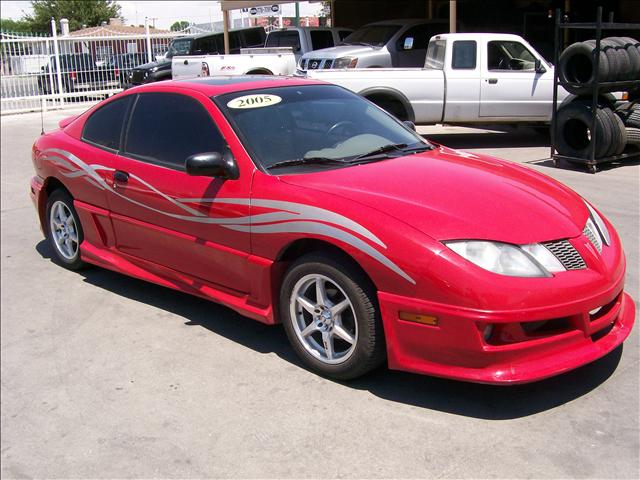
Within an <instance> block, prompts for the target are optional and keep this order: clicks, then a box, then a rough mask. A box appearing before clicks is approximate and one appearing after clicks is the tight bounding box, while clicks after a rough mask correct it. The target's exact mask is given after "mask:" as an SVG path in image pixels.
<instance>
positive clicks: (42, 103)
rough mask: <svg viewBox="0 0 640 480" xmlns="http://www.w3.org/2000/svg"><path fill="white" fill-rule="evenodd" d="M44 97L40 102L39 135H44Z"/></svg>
mask: <svg viewBox="0 0 640 480" xmlns="http://www.w3.org/2000/svg"><path fill="white" fill-rule="evenodd" d="M46 101H47V100H46V99H44V98H43V99H42V102H41V103H40V127H41V130H40V135H44V102H46Z"/></svg>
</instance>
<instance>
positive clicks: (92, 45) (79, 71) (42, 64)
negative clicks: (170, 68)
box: [0, 27, 184, 115]
mask: <svg viewBox="0 0 640 480" xmlns="http://www.w3.org/2000/svg"><path fill="white" fill-rule="evenodd" d="M177 36H184V32H171V33H163V34H150V33H147V34H141V35H121V34H118V32H112V31H109V30H108V27H106V28H103V29H101V31H100V35H99V36H83V37H79V36H57V35H56V34H55V33H54V34H53V35H52V36H50V37H45V36H24V35H19V34H9V33H2V36H1V43H0V60H1V61H0V88H1V90H0V93H1V103H0V107H1V108H0V111H1V114H2V115H5V114H9V113H20V112H28V111H35V110H40V109H41V108H42V109H44V110H48V109H54V108H63V107H64V106H68V105H72V106H77V105H78V103H81V102H91V101H96V100H99V99H102V98H105V97H107V96H109V95H112V94H114V93H117V92H119V91H121V90H122V89H123V87H124V85H125V83H126V81H127V77H128V72H129V71H131V69H133V68H134V67H136V66H138V65H140V64H143V63H147V62H150V61H154V60H158V59H159V58H162V57H163V56H164V54H165V53H166V51H167V49H168V46H169V43H170V42H171V40H172V39H173V38H175V37H177Z"/></svg>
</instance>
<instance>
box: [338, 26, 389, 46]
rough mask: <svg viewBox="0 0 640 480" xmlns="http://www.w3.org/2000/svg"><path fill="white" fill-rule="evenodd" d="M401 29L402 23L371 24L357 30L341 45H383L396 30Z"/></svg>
mask: <svg viewBox="0 0 640 480" xmlns="http://www.w3.org/2000/svg"><path fill="white" fill-rule="evenodd" d="M398 30H400V25H371V26H369V27H362V28H360V29H359V30H356V31H355V32H353V33H352V34H351V35H349V36H348V37H347V38H345V39H344V40H343V41H342V43H341V45H370V46H372V47H382V46H383V45H385V44H386V43H387V42H388V41H389V40H390V39H391V37H393V36H394V35H395V34H396V32H397V31H398Z"/></svg>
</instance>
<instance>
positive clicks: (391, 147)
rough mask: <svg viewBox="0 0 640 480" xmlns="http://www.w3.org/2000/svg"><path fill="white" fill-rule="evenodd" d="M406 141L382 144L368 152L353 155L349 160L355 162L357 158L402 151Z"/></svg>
mask: <svg viewBox="0 0 640 480" xmlns="http://www.w3.org/2000/svg"><path fill="white" fill-rule="evenodd" d="M408 146H409V145H407V144H406V143H390V144H388V145H383V146H381V147H379V148H376V149H375V150H371V151H370V152H367V153H363V154H362V155H358V156H357V157H353V158H352V159H351V160H350V162H357V161H358V160H362V159H365V158H370V157H377V156H378V155H384V154H385V153H390V152H396V151H402V149H403V148H406V147H408Z"/></svg>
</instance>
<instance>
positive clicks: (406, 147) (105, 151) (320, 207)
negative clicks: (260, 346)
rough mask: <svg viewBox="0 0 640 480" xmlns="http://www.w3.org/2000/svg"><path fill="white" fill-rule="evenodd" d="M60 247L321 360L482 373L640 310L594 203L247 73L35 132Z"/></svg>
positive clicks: (46, 223) (545, 359) (555, 367)
mask: <svg viewBox="0 0 640 480" xmlns="http://www.w3.org/2000/svg"><path fill="white" fill-rule="evenodd" d="M33 163H34V165H35V169H36V172H37V175H36V176H35V177H33V179H32V181H31V196H32V197H33V201H34V203H35V206H36V209H37V211H38V214H39V217H40V223H41V226H42V229H43V231H44V232H45V234H46V236H47V237H48V238H49V240H50V242H51V245H52V247H53V250H54V252H55V255H56V257H57V259H58V260H59V261H60V263H62V264H63V265H64V266H66V267H67V268H70V269H78V268H80V267H82V266H84V265H85V264H86V263H92V264H96V265H100V266H102V267H105V268H109V269H112V270H115V271H118V272H121V273H124V274H127V275H131V276H134V277H138V278H141V279H144V280H148V281H151V282H154V283H158V284H160V285H164V286H166V287H170V288H174V289H177V290H181V291H184V292H188V293H192V294H194V295H198V296H201V297H204V298H208V299H211V300H213V301H215V302H219V303H222V304H224V305H226V306H228V307H230V308H232V309H234V310H236V311H238V312H240V313H242V314H243V315H246V316H248V317H251V318H254V319H256V320H259V321H261V322H265V323H268V324H273V323H278V322H282V323H283V324H284V327H285V330H286V332H287V335H288V337H289V340H290V342H291V345H292V346H293V348H294V350H295V351H296V353H297V354H298V355H299V356H300V358H301V359H302V360H303V361H304V363H305V364H307V365H308V366H309V367H311V368H312V369H313V370H315V371H317V372H319V373H321V374H323V375H326V376H329V377H333V378H338V379H349V378H354V377H357V376H359V375H362V374H364V373H365V372H367V371H369V370H371V369H373V368H375V367H376V366H378V365H380V364H381V363H383V362H384V361H385V359H386V360H387V361H388V365H389V367H390V368H393V369H399V370H407V371H411V372H418V373H424V374H429V375H437V376H442V377H449V378H456V379H461V380H467V381H473V382H483V383H523V382H531V381H534V380H540V379H543V378H546V377H549V376H552V375H556V374H559V373H562V372H566V371H567V370H571V369H573V368H576V367H578V366H580V365H584V364H585V363H588V362H591V361H593V360H595V359H597V358H599V357H602V356H603V355H605V354H606V353H607V352H609V351H611V350H613V349H614V348H615V347H616V346H618V345H620V344H621V343H622V342H623V341H624V339H625V338H626V337H627V336H628V335H629V332H630V331H631V328H632V326H633V322H634V317H635V309H634V303H633V300H632V299H631V297H630V296H629V295H627V294H626V293H625V292H624V291H623V286H624V274H625V258H624V253H623V251H622V247H621V244H620V239H619V238H618V235H617V234H616V232H615V230H614V228H613V226H612V225H611V224H610V223H609V222H608V221H607V220H606V219H605V218H604V217H603V216H602V215H600V214H599V213H598V212H597V211H596V209H595V208H594V207H593V206H591V205H590V204H589V203H588V202H587V201H586V200H584V199H582V198H581V197H580V196H579V195H577V194H576V193H574V192H573V191H571V190H570V189H569V188H567V187H565V186H563V185H561V184H560V183H558V182H556V181H554V180H552V179H550V178H547V177H545V176H543V175H541V174H539V173H536V172H534V171H532V170H529V169H527V168H524V167H522V166H520V165H517V164H513V163H510V162H507V161H503V160H498V159H495V158H490V157H485V156H481V155H475V154H470V153H463V152H459V151H456V150H451V149H449V148H446V147H443V146H439V145H434V144H431V143H428V142H427V141H425V140H424V139H423V138H422V137H420V136H419V135H417V134H416V133H415V132H414V131H413V130H412V129H411V128H410V126H407V125H405V124H403V123H401V122H399V121H398V120H396V119H395V118H393V117H392V116H390V115H389V114H387V113H386V112H384V111H383V110H381V109H380V108H378V107H376V106H375V105H373V104H372V103H370V102H368V101H367V100H364V99H363V98H361V97H359V96H357V95H355V94H353V93H351V92H349V91H347V90H345V89H342V88H340V87H337V86H334V85H327V84H324V83H321V82H317V81H309V80H302V79H294V78H282V77H281V78H277V77H259V76H254V77H230V78H216V79H194V80H188V81H174V82H161V83H154V84H150V85H146V86H142V87H138V88H133V89H130V90H127V91H126V92H123V93H121V94H118V95H116V96H114V97H112V98H110V99H108V100H105V101H103V102H102V103H100V104H98V105H96V106H95V107H93V108H91V109H90V110H89V111H87V112H85V113H83V114H82V115H79V116H78V117H76V118H71V119H67V120H63V121H62V122H61V123H60V129H59V130H56V131H54V132H51V133H48V134H46V135H42V136H41V137H39V138H38V139H37V140H36V142H35V144H34V146H33Z"/></svg>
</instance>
